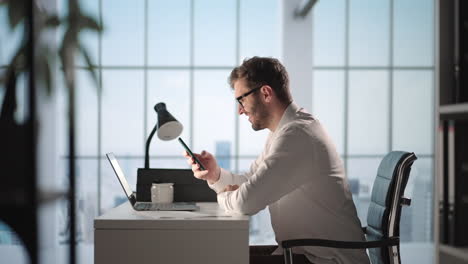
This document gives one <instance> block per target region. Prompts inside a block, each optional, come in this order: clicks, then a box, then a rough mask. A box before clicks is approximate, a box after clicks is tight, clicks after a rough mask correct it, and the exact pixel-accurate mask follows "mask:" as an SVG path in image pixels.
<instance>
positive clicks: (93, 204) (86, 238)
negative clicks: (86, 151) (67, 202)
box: [76, 159, 99, 263]
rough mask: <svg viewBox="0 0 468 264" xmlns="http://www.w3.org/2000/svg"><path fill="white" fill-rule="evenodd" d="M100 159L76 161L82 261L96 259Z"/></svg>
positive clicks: (79, 250) (77, 231) (80, 259)
mask: <svg viewBox="0 0 468 264" xmlns="http://www.w3.org/2000/svg"><path fill="white" fill-rule="evenodd" d="M98 161H99V160H98V159H91V160H83V159H79V160H77V161H76V165H77V170H76V176H77V189H76V239H77V241H78V253H79V261H80V263H93V261H94V218H95V217H97V216H98V208H97V199H98V197H97V191H98V180H97V179H98V175H99V174H98V173H99V171H98Z"/></svg>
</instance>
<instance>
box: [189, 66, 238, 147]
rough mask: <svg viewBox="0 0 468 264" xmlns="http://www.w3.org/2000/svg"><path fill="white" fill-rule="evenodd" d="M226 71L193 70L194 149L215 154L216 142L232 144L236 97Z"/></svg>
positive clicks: (233, 142)
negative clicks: (228, 81)
mask: <svg viewBox="0 0 468 264" xmlns="http://www.w3.org/2000/svg"><path fill="white" fill-rule="evenodd" d="M228 76H229V71H225V70H217V71H195V73H194V88H195V90H194V111H193V131H194V139H193V146H194V148H193V150H194V151H195V152H201V151H202V150H207V151H209V152H210V153H215V150H216V144H219V142H230V143H231V146H234V144H236V142H235V141H234V122H235V118H234V115H235V113H236V112H235V110H236V105H235V103H234V102H235V100H234V93H233V91H232V89H231V88H230V87H229V85H228V83H227V77H228ZM187 143H188V142H187Z"/></svg>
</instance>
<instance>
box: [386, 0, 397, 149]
mask: <svg viewBox="0 0 468 264" xmlns="http://www.w3.org/2000/svg"><path fill="white" fill-rule="evenodd" d="M394 4H395V2H394V0H390V8H389V9H390V10H389V13H390V16H389V19H390V22H389V34H390V36H389V41H390V43H389V66H390V70H389V72H388V74H389V75H388V88H389V93H388V101H389V102H388V107H389V110H388V131H389V133H388V146H387V148H388V149H387V150H388V152H390V151H391V150H392V148H393V72H394V69H393V66H394V65H393V41H394V32H393V31H394V27H393V22H394V15H395V14H394V10H395V8H394Z"/></svg>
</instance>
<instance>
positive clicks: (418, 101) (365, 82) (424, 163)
mask: <svg viewBox="0 0 468 264" xmlns="http://www.w3.org/2000/svg"><path fill="white" fill-rule="evenodd" d="M433 6H434V1H424V0H417V1H404V0H387V1H372V0H329V1H319V2H317V3H316V5H315V6H314V9H313V29H312V30H313V34H312V35H313V63H314V66H313V98H312V101H313V109H312V111H313V112H314V113H315V114H316V115H317V117H318V118H319V120H321V121H322V123H324V125H325V127H326V128H327V130H329V132H330V134H331V136H332V138H333V139H334V141H335V142H336V143H337V147H338V151H339V152H340V154H341V155H342V157H343V160H344V163H345V165H346V172H347V176H348V179H349V183H350V188H351V191H352V193H353V198H354V200H355V203H356V207H357V211H358V215H359V218H360V219H361V223H362V225H363V226H365V225H366V218H367V208H368V205H369V201H370V193H371V191H372V190H371V189H372V185H373V181H374V178H375V175H376V171H377V168H378V165H379V163H380V161H381V159H382V158H383V156H384V155H385V154H386V153H388V152H389V151H392V150H406V151H410V152H415V154H416V155H417V156H418V160H417V161H416V162H415V163H414V165H413V169H412V171H411V176H410V179H409V182H408V186H407V189H406V194H405V195H406V196H408V197H411V198H412V201H413V203H412V205H411V206H410V207H405V208H404V209H403V213H402V214H403V215H402V220H401V226H400V228H401V232H400V233H401V241H402V244H403V245H404V246H402V247H401V249H402V259H403V261H404V262H416V261H419V262H421V259H420V257H421V256H422V255H424V256H425V259H424V260H425V261H424V262H425V263H430V262H432V261H433V259H434V257H433V245H432V239H433V238H432V197H433V195H432V179H433V177H432V175H433V162H434V161H433V159H434V150H433V142H434V140H433V137H434V135H433V131H434V123H433V119H434V118H433V116H434V115H433V101H434V99H433V98H434V44H433V43H434V10H433ZM326 98H327V99H328V100H325V99H326ZM323 101H326V102H327V104H325V103H323ZM329 102H334V103H333V104H330V103H329ZM335 130H337V131H335ZM416 186H417V188H416Z"/></svg>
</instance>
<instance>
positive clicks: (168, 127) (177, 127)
mask: <svg viewBox="0 0 468 264" xmlns="http://www.w3.org/2000/svg"><path fill="white" fill-rule="evenodd" d="M154 110H155V111H156V112H157V113H158V131H157V133H158V138H160V139H161V140H165V141H167V140H172V139H175V138H176V137H178V136H180V134H182V130H183V129H184V127H183V126H182V124H181V123H180V122H179V121H177V119H175V117H174V116H173V115H171V113H169V111H167V109H166V104H164V103H158V104H157V105H155V106H154Z"/></svg>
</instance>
